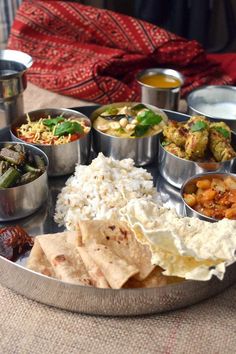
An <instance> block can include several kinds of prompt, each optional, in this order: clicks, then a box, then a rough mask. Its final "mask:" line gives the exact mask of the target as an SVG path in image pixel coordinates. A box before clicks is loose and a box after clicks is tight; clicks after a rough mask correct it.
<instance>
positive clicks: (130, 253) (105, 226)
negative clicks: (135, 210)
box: [79, 220, 155, 280]
mask: <svg viewBox="0 0 236 354" xmlns="http://www.w3.org/2000/svg"><path fill="white" fill-rule="evenodd" d="M79 226H80V230H81V233H82V242H83V243H84V244H85V245H87V244H89V243H91V242H92V243H93V242H97V243H99V244H102V245H104V246H107V247H108V248H109V249H110V250H111V251H112V252H113V253H114V254H116V255H117V256H118V257H120V258H122V259H124V260H125V261H126V262H127V263H128V264H130V265H133V266H135V267H136V268H137V269H138V270H139V272H138V273H137V274H135V278H136V279H137V280H143V279H145V278H147V277H148V275H149V274H150V273H151V272H152V271H153V269H154V268H155V265H153V264H151V251H150V249H149V247H148V246H146V245H142V244H141V243H140V242H138V241H137V240H136V238H135V236H134V234H133V232H132V231H131V230H130V228H129V227H128V226H127V224H126V223H124V222H119V221H112V220H107V221H105V220H102V221H101V220H93V221H90V220H80V221H79Z"/></svg>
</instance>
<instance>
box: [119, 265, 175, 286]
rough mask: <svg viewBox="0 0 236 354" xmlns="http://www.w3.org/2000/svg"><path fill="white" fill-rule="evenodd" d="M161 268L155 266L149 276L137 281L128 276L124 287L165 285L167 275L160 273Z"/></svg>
mask: <svg viewBox="0 0 236 354" xmlns="http://www.w3.org/2000/svg"><path fill="white" fill-rule="evenodd" d="M162 272H163V269H162V268H160V267H155V269H153V271H152V272H151V274H149V276H148V277H147V278H146V279H144V280H142V281H138V280H137V279H135V278H130V279H129V280H128V281H127V283H126V284H125V286H124V288H157V287H160V286H165V285H167V283H168V277H166V276H165V275H163V274H162Z"/></svg>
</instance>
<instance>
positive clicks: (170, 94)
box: [137, 68, 184, 111]
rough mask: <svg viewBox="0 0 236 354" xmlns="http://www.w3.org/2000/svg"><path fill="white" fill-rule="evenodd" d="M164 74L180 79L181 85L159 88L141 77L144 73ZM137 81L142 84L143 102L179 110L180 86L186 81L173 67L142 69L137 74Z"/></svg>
mask: <svg viewBox="0 0 236 354" xmlns="http://www.w3.org/2000/svg"><path fill="white" fill-rule="evenodd" d="M154 74H164V75H168V76H172V77H174V78H176V79H178V80H179V82H180V85H179V86H178V87H174V88H159V87H154V86H149V85H146V84H144V83H143V82H142V81H141V79H142V77H143V76H144V75H154ZM137 81H138V83H139V85H140V86H141V102H142V103H148V104H151V105H153V106H156V107H159V108H164V109H169V110H171V111H178V106H179V100H180V88H181V86H182V85H183V83H184V77H183V75H182V74H181V73H180V72H178V71H176V70H173V69H162V68H152V69H146V70H144V71H141V72H140V73H138V75H137Z"/></svg>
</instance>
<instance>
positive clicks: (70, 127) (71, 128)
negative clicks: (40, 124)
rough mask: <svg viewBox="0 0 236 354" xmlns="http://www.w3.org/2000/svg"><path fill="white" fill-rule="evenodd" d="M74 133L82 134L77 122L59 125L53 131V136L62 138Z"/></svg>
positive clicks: (81, 128)
mask: <svg viewBox="0 0 236 354" xmlns="http://www.w3.org/2000/svg"><path fill="white" fill-rule="evenodd" d="M74 133H83V127H82V126H81V125H80V124H79V123H78V122H70V121H68V120H67V121H66V122H63V123H61V124H59V125H58V126H57V127H56V129H55V130H54V135H56V136H62V135H68V134H74Z"/></svg>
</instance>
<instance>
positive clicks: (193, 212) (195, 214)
mask: <svg viewBox="0 0 236 354" xmlns="http://www.w3.org/2000/svg"><path fill="white" fill-rule="evenodd" d="M229 176H230V177H232V178H233V179H235V182H236V175H234V174H232V173H214V172H209V173H200V174H197V175H195V176H193V177H191V178H189V179H187V180H186V181H185V183H184V184H183V185H182V187H181V190H180V195H181V198H182V201H183V204H184V208H185V214H186V215H187V216H189V217H196V218H198V219H201V220H204V221H210V222H216V221H219V219H216V218H212V217H210V216H207V215H204V214H202V213H199V212H198V211H196V210H194V209H193V208H192V207H190V206H189V205H188V204H187V203H186V201H185V200H184V191H185V189H186V188H187V187H190V186H191V184H193V183H194V182H195V181H198V180H201V179H204V178H207V177H216V178H217V177H221V178H222V177H223V178H226V177H229Z"/></svg>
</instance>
